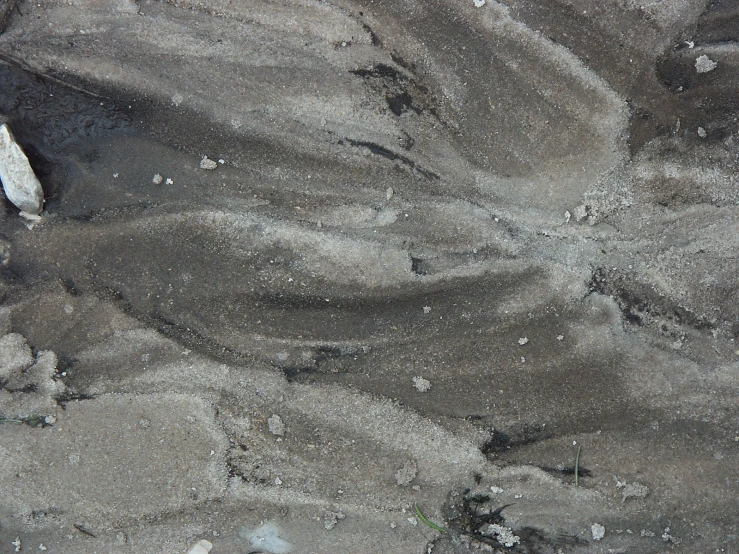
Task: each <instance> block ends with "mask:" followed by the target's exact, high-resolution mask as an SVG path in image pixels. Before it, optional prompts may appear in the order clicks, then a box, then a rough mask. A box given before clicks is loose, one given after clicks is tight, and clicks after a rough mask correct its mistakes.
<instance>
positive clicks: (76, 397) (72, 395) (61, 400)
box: [56, 388, 95, 410]
mask: <svg viewBox="0 0 739 554" xmlns="http://www.w3.org/2000/svg"><path fill="white" fill-rule="evenodd" d="M94 398H95V395H93V394H88V393H85V392H78V391H76V390H73V389H71V388H67V390H65V391H64V392H63V393H61V394H60V395H59V396H57V397H56V403H57V404H58V405H59V407H60V408H61V409H62V410H65V409H66V408H67V404H69V403H70V402H79V401H80V400H93V399H94Z"/></svg>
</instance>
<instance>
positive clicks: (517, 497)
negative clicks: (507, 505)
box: [513, 493, 523, 499]
mask: <svg viewBox="0 0 739 554" xmlns="http://www.w3.org/2000/svg"><path fill="white" fill-rule="evenodd" d="M513 498H515V499H519V498H523V495H522V494H521V493H518V494H514V495H513Z"/></svg>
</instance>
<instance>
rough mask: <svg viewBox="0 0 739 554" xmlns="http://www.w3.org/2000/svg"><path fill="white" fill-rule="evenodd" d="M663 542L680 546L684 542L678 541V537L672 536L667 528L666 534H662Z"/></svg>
mask: <svg viewBox="0 0 739 554" xmlns="http://www.w3.org/2000/svg"><path fill="white" fill-rule="evenodd" d="M662 540H663V541H665V542H671V543H672V544H680V543H681V542H682V541H681V540H680V539H678V538H677V537H673V536H672V535H671V534H670V528H669V527H665V532H664V533H662Z"/></svg>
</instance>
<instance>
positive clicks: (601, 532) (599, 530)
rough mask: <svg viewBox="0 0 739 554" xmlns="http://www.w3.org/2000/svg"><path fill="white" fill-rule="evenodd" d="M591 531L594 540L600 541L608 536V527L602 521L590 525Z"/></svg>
mask: <svg viewBox="0 0 739 554" xmlns="http://www.w3.org/2000/svg"><path fill="white" fill-rule="evenodd" d="M590 533H591V534H592V535H593V540H594V541H599V540H601V539H602V538H603V537H605V536H606V528H605V527H603V526H602V525H601V524H600V523H593V524H592V525H591V526H590Z"/></svg>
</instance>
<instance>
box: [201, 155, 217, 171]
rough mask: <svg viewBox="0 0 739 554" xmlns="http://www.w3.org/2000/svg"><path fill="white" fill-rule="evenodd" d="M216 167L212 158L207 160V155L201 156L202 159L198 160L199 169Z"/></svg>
mask: <svg viewBox="0 0 739 554" xmlns="http://www.w3.org/2000/svg"><path fill="white" fill-rule="evenodd" d="M216 167H218V163H217V162H214V161H213V160H209V159H208V156H203V159H202V160H200V169H208V170H210V169H215V168H216Z"/></svg>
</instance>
